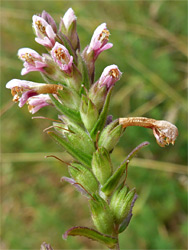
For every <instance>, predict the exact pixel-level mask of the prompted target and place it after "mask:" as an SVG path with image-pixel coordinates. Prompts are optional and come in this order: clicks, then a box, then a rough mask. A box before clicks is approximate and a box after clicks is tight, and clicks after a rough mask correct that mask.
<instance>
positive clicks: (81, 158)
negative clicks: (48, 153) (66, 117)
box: [47, 131, 92, 168]
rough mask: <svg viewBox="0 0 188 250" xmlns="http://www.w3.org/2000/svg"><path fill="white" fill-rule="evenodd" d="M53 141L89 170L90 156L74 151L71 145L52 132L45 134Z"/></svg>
mask: <svg viewBox="0 0 188 250" xmlns="http://www.w3.org/2000/svg"><path fill="white" fill-rule="evenodd" d="M47 133H48V134H49V135H50V136H51V137H52V138H53V139H55V140H56V141H57V142H58V143H59V144H60V145H61V146H62V147H63V148H65V150H67V152H68V153H69V154H70V155H72V156H73V157H74V158H76V159H77V160H78V161H80V162H81V163H83V164H84V165H85V166H86V167H89V168H91V159H92V156H90V155H86V154H85V153H83V152H82V151H80V150H78V149H75V148H74V147H72V145H71V144H70V143H69V142H67V141H66V140H65V139H64V138H62V137H60V136H59V135H57V134H55V133H54V132H52V131H48V132H47Z"/></svg>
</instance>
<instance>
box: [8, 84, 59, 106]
mask: <svg viewBox="0 0 188 250" xmlns="http://www.w3.org/2000/svg"><path fill="white" fill-rule="evenodd" d="M6 88H8V89H11V93H12V95H13V101H14V102H18V101H19V107H20V108H21V107H22V106H23V105H24V104H25V103H26V102H27V100H28V99H29V98H30V97H32V96H36V95H39V94H48V93H51V94H57V93H58V90H60V89H63V86H61V85H57V84H45V83H36V82H30V81H25V80H19V79H12V80H11V81H9V82H8V83H7V84H6ZM20 94H21V96H20Z"/></svg>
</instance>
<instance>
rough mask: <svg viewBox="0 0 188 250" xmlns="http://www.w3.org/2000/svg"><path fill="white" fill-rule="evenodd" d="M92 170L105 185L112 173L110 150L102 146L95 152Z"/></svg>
mask: <svg viewBox="0 0 188 250" xmlns="http://www.w3.org/2000/svg"><path fill="white" fill-rule="evenodd" d="M92 170H93V173H94V175H95V176H96V178H97V180H98V181H99V182H100V184H101V185H103V184H104V183H105V182H106V181H107V180H108V178H109V177H110V176H111V174H112V162H111V159H110V155H109V153H108V151H107V150H106V149H105V148H104V147H100V148H98V149H97V151H96V152H95V153H94V154H93V158H92Z"/></svg>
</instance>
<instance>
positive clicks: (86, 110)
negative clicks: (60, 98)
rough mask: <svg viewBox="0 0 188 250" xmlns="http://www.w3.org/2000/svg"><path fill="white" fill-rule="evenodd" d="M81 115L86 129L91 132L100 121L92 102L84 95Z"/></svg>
mask: <svg viewBox="0 0 188 250" xmlns="http://www.w3.org/2000/svg"><path fill="white" fill-rule="evenodd" d="M80 115H81V118H82V121H83V123H84V125H85V127H86V129H87V130H88V131H89V132H90V131H91V129H92V128H93V126H94V124H95V123H96V121H97V119H98V116H99V114H98V111H97V109H96V107H95V105H94V104H93V103H92V101H91V100H90V99H89V98H87V97H86V96H84V95H82V101H81V106H80Z"/></svg>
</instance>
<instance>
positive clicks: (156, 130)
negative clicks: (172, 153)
mask: <svg viewBox="0 0 188 250" xmlns="http://www.w3.org/2000/svg"><path fill="white" fill-rule="evenodd" d="M119 124H122V126H123V128H126V127H129V126H140V127H145V128H151V129H152V130H153V134H154V136H155V138H156V141H157V143H158V144H159V146H161V147H164V146H166V145H169V144H170V143H172V145H174V143H175V140H176V137H177V136H178V129H177V127H176V126H175V125H173V124H172V123H170V122H167V121H157V120H155V119H150V118H146V117H128V118H119Z"/></svg>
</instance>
